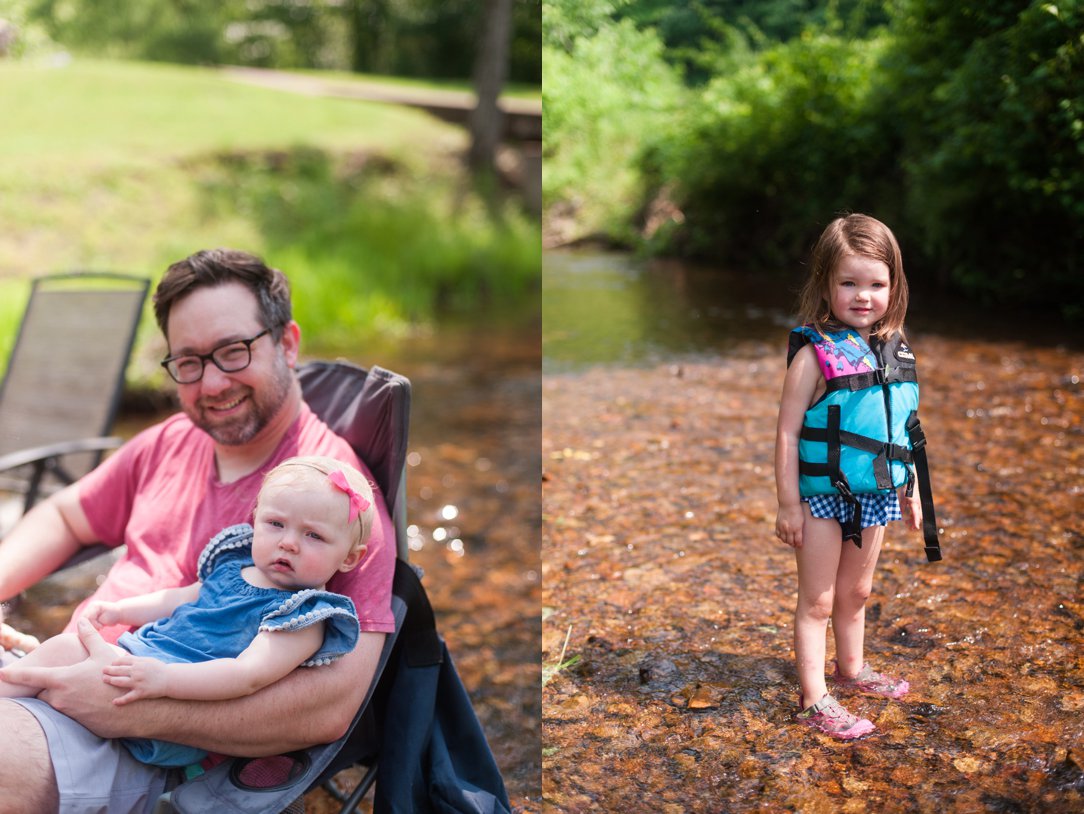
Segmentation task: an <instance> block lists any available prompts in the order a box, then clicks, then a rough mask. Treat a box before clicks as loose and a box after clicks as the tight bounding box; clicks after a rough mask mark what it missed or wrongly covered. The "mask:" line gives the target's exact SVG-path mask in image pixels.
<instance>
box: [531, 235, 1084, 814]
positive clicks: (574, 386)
mask: <svg viewBox="0 0 1084 814" xmlns="http://www.w3.org/2000/svg"><path fill="white" fill-rule="evenodd" d="M543 280H544V283H543V314H544V323H543V324H544V329H543V357H544V361H543V370H544V375H543V445H542V449H543V517H544V520H543V536H542V540H543V543H542V549H543V605H544V608H545V610H544V617H545V621H544V623H543V662H544V664H545V665H546V666H547V668H550V669H547V670H546V671H544V672H545V674H546V675H547V676H550V674H551V672H552V676H551V677H548V680H547V683H546V684H545V686H544V688H543V755H544V757H543V778H544V781H543V794H544V799H545V800H546V801H547V803H548V804H549V806H550V808H551V810H554V811H586V810H607V811H609V810H622V809H624V810H655V811H667V812H675V813H676V812H694V811H695V812H716V811H728V812H730V811H733V812H744V811H758V812H761V811H765V812H774V811H802V812H822V811H823V812H838V811H855V812H859V811H877V812H893V811H900V812H910V811H924V812H925V811H929V812H953V811H957V812H980V811H995V812H1030V811H1043V812H1067V811H1084V748H1082V746H1081V744H1082V743H1084V656H1082V655H1081V653H1082V649H1081V646H1080V645H1081V640H1082V635H1084V594H1082V590H1081V589H1082V582H1081V580H1082V576H1081V575H1082V569H1081V565H1082V562H1081V561H1082V559H1084V523H1082V516H1084V515H1082V512H1081V507H1082V505H1084V504H1082V501H1081V495H1082V493H1084V477H1082V472H1084V453H1082V452H1081V450H1082V448H1084V444H1082V443H1081V442H1082V440H1084V438H1082V436H1084V395H1082V387H1081V379H1082V376H1084V342H1082V341H1081V340H1080V338H1079V336H1076V337H1073V336H1069V335H1068V334H1066V333H1064V331H1062V330H1060V329H1058V328H1057V325H1056V323H1054V322H1053V321H1042V320H1038V321H1033V322H1031V323H1028V322H1024V321H1021V320H1019V319H1016V320H1013V321H999V320H998V319H994V318H992V316H991V314H989V313H988V312H987V313H983V312H978V311H975V310H971V311H969V312H965V311H964V309H961V308H959V307H958V304H955V303H952V302H948V301H945V300H944V299H942V298H938V297H933V296H926V297H922V296H917V295H916V296H914V297H913V298H912V308H911V318H910V319H909V338H910V340H911V343H912V346H913V348H914V349H915V352H916V355H917V357H918V363H919V375H920V379H921V381H922V385H923V393H922V395H923V406H922V410H921V413H922V417H923V424H924V426H925V427H926V432H927V436H928V437H929V454H930V460H931V467H932V470H933V482H934V489H935V494H936V499H937V509H938V515H937V516H938V525H939V527H940V528H941V538H942V547H943V549H944V553H945V559H944V561H943V562H940V563H935V564H927V563H926V562H925V558H924V557H923V555H922V544H921V540H920V537H919V536H918V535H917V534H916V533H905V532H904V531H903V530H902V529H900V528H896V526H899V525H900V524H893V527H892V528H890V529H889V532H888V536H887V539H886V543H885V547H884V549H883V551H882V554H881V559H880V564H879V566H878V573H877V575H876V577H875V582H874V588H873V595H872V596H871V598H870V600H869V602H868V603H867V622H866V657H867V659H868V660H869V661H870V663H871V664H872V666H874V667H875V668H876V669H881V670H884V671H886V672H890V673H893V674H897V675H904V676H905V677H907V678H908V679H909V680H910V682H911V686H912V689H911V692H910V693H909V694H908V695H907V696H906V697H905V698H904V699H902V700H900V701H889V700H887V699H883V698H876V697H868V696H850V695H848V696H846V697H845V698H844V699H843V700H844V701H845V704H846V705H847V706H848V708H850V709H851V710H852V711H854V712H856V713H859V714H861V715H863V716H865V717H868V718H870V720H872V721H873V722H874V724H875V725H876V726H877V732H876V733H875V734H874V735H873V736H871V737H869V738H866V739H863V740H861V741H857V742H853V743H848V744H843V743H838V742H835V741H831V740H829V739H827V738H825V737H823V736H820V735H818V734H815V733H813V732H812V731H810V730H808V729H806V728H805V727H801V726H799V725H797V724H795V723H794V722H793V720H792V717H791V716H792V714H793V712H794V711H795V709H796V695H797V689H796V678H795V674H794V668H793V655H792V649H791V639H792V632H793V625H792V615H793V607H794V598H795V591H796V581H795V577H794V562H793V555H792V553H791V552H790V550H789V549H786V548H785V547H783V546H781V545H780V544H779V543H777V542H776V541H775V540H774V539H773V537H772V530H773V527H774V518H775V508H776V506H775V490H774V482H773V476H772V471H773V469H772V467H773V463H772V460H773V448H774V431H775V416H776V410H777V408H778V397H779V390H780V385H781V383H782V378H783V374H784V372H785V365H784V359H783V356H784V352H785V343H786V332H787V330H788V328H789V327H790V326H791V325H792V324H793V316H792V315H791V307H792V305H793V301H794V289H795V285H796V280H795V279H787V280H783V281H782V282H780V281H779V279H778V278H775V277H759V276H756V275H742V274H734V273H731V272H726V271H721V270H718V269H709V268H698V267H693V266H687V265H682V264H676V263H662V264H660V263H641V262H638V261H636V260H634V259H632V258H629V257H627V256H623V255H614V254H604V253H599V252H560V253H552V254H548V255H545V256H544V275H543ZM829 638H830V637H829ZM562 654H563V656H564V659H565V664H566V666H565V667H564V668H563V669H560V670H557V669H556V668H557V667H558V664H559V662H560V659H561V658H562ZM831 656H832V645H831V641H829V658H831ZM829 669H830V666H829Z"/></svg>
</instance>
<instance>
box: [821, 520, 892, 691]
mask: <svg viewBox="0 0 1084 814" xmlns="http://www.w3.org/2000/svg"><path fill="white" fill-rule="evenodd" d="M884 532H885V527H884V526H870V527H869V528H865V529H863V530H862V548H858V547H857V546H855V545H854V543H844V545H843V551H842V554H841V556H840V559H839V571H838V573H837V576H836V596H835V603H834V605H833V607H832V631H833V633H834V635H835V640H836V663H837V664H838V665H839V672H840V674H841V675H843V676H846V677H847V678H854V676H856V675H858V671H859V670H861V669H862V665H863V664H864V663H865V658H864V655H863V651H864V648H865V640H866V600H867V599H869V595H870V591H871V590H872V588H873V572H874V571H875V570H876V568H877V558H878V557H879V556H880V553H881V543H882V541H883V540H884Z"/></svg>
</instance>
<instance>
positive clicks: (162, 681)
mask: <svg viewBox="0 0 1084 814" xmlns="http://www.w3.org/2000/svg"><path fill="white" fill-rule="evenodd" d="M165 666H166V665H164V664H163V663H162V662H160V661H158V660H157V659H148V658H141V657H137V656H132V655H130V654H127V653H125V654H124V655H122V656H118V657H117V659H116V661H114V662H113V663H112V664H110V665H108V666H106V667H104V668H102V679H103V680H104V681H105V683H106V684H112V685H113V686H114V687H120V688H121V689H124V690H128V692H126V693H125V694H124V695H122V696H120V697H118V698H115V699H113V703H114V704H116V705H117V706H123V705H124V704H130V703H131V702H132V701H138V700H139V699H141V698H161V697H162V696H163V695H165V694H166V671H165V669H164V668H165Z"/></svg>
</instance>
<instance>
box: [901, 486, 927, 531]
mask: <svg viewBox="0 0 1084 814" xmlns="http://www.w3.org/2000/svg"><path fill="white" fill-rule="evenodd" d="M912 474H913V473H912ZM896 494H897V495H898V496H899V499H900V508H901V509H902V510H903V519H904V520H905V521H906V522H907V525H908V526H909V527H910V528H912V529H914V530H915V531H918V530H919V529H921V528H922V500H921V499H920V498H919V495H918V485H917V483H916V484H915V486H914V488H913V489H912V492H911V496H910V497H908V496H907V487H906V486H901V487H900V488H899V489H898V490H897V491H896Z"/></svg>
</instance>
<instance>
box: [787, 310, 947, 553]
mask: <svg viewBox="0 0 1084 814" xmlns="http://www.w3.org/2000/svg"><path fill="white" fill-rule="evenodd" d="M807 344H812V345H813V349H814V351H816V354H817V362H818V364H819V366H820V370H821V373H822V374H823V375H824V381H825V386H826V388H827V389H826V390H825V393H824V394H823V395H822V396H821V397H820V398H819V399H817V401H816V402H814V403H813V404H812V405H810V407H809V409H808V410H806V413H805V418H804V420H803V422H802V431H801V434H800V436H799V440H798V488H799V492H800V493H801V495H802V496H803V497H811V496H813V495H840V496H841V497H843V499H844V500H845V501H846V502H847V503H848V504H850V505H851V506H852V507H853V513H852V518H851V521H850V522H848V523H845V524H842V525H843V537H844V539H845V540H852V541H853V542H854V543H855V545H858V546H861V542H862V526H861V522H862V506H861V503H860V502H859V501H858V498H857V497H856V495H859V494H868V493H875V492H876V493H882V494H887V493H889V492H890V491H892V490H893V489H896V488H899V487H901V486H906V487H907V494H908V495H911V494H912V493H913V489H914V484H915V473H914V471H913V470H912V466H914V467H915V469H917V470H918V476H919V477H918V481H919V491H920V497H921V498H922V513H923V535H924V537H925V539H926V556H927V559H928V560H930V561H931V562H932V561H934V560H939V559H941V552H940V544H939V542H938V538H937V525H936V519H935V518H934V507H933V496H932V492H931V489H930V486H929V469H928V464H927V462H926V455H925V449H924V448H925V443H926V440H925V436H924V435H923V433H922V428H921V425H920V424H919V421H918V393H919V391H918V374H917V370H916V366H915V355H914V353H913V352H912V351H911V349H910V347H908V345H907V343H906V342H905V341H904V340H903V339H902V338H901V337H898V336H897V337H894V338H892V339H890V340H888V341H886V342H880V341H877V340H874V342H873V345H872V346H871V345H870V344H868V343H867V342H866V341H865V340H864V339H862V337H861V336H860V335H859V334H858V332H857V331H855V330H853V329H845V330H840V331H830V332H827V333H823V332H821V331H819V330H817V329H816V328H813V327H812V326H809V325H805V326H802V327H799V328H795V329H794V330H793V331H791V334H790V346H789V348H788V352H787V364H788V365H789V364H790V362H791V361H792V360H793V359H794V355H795V354H796V353H797V352H798V351H799V350H801V348H802V347H804V346H805V345H807ZM919 452H920V453H921V454H920V455H919V454H917V453H919ZM919 457H921V461H919V460H918V459H919Z"/></svg>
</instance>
